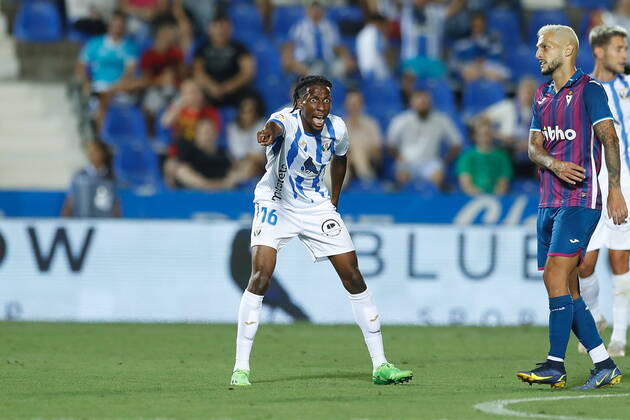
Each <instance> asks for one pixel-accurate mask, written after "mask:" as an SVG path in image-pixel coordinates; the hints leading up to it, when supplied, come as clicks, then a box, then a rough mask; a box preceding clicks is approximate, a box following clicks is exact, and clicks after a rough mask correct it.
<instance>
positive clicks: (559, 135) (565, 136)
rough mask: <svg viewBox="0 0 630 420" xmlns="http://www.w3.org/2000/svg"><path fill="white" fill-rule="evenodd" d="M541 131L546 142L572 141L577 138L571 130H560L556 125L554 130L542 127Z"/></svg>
mask: <svg viewBox="0 0 630 420" xmlns="http://www.w3.org/2000/svg"><path fill="white" fill-rule="evenodd" d="M541 131H542V133H543V135H544V136H545V139H547V140H548V141H556V140H574V139H575V137H576V136H577V133H576V132H575V130H573V129H572V128H568V129H566V130H562V129H561V128H560V127H558V126H557V125H556V126H555V127H554V128H551V127H544V128H543V129H542V130H541Z"/></svg>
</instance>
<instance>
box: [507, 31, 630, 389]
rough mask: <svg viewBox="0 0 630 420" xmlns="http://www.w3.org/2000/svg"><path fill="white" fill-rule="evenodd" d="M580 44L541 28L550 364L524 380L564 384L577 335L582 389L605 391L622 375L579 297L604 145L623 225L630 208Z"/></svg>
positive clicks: (539, 115)
mask: <svg viewBox="0 0 630 420" xmlns="http://www.w3.org/2000/svg"><path fill="white" fill-rule="evenodd" d="M578 48H579V41H578V38H577V36H576V35H575V32H574V31H573V29H571V28H570V27H568V26H563V25H546V26H543V27H542V28H540V30H539V31H538V42H537V44H536V58H537V59H538V61H539V62H540V69H541V73H542V74H543V75H546V76H551V80H550V81H548V82H546V83H544V84H542V85H541V86H540V87H539V88H538V91H537V92H536V96H535V97H534V103H533V108H532V124H531V128H530V136H529V149H528V154H529V157H530V159H531V160H532V161H533V162H534V163H536V165H538V167H539V176H540V203H539V206H538V207H539V209H538V221H537V236H538V267H539V269H540V270H544V273H543V280H544V283H545V286H546V289H547V294H548V297H549V311H550V313H549V342H550V349H549V353H548V355H547V358H546V360H545V361H544V362H543V363H541V364H539V366H538V367H537V368H535V369H533V370H531V371H520V372H517V377H518V378H520V379H521V380H523V381H525V382H528V383H529V384H532V383H539V384H549V385H551V387H553V388H564V387H565V386H566V381H567V374H566V370H565V367H564V358H565V354H566V350H567V344H568V342H569V336H570V334H571V330H573V332H574V333H575V335H576V336H577V338H578V339H579V340H580V342H581V343H582V344H584V346H585V347H586V349H587V350H588V352H589V355H590V356H591V358H592V360H593V363H594V364H595V369H594V370H593V371H592V374H591V376H590V377H589V378H588V379H587V381H586V383H585V384H584V385H583V386H582V387H581V389H593V388H601V387H603V386H607V385H614V384H617V383H619V382H620V381H621V377H622V375H621V371H620V370H619V368H618V367H617V366H616V365H615V362H614V361H613V360H612V358H611V357H610V356H609V354H608V352H607V350H606V347H605V346H604V343H603V341H602V339H601V337H600V335H599V333H598V331H597V327H596V325H595V321H594V319H593V316H592V315H591V313H590V312H589V310H588V308H587V307H586V304H585V303H584V300H583V299H582V297H581V296H580V289H579V279H578V265H579V264H580V262H581V261H582V258H583V256H584V253H585V251H586V246H587V245H588V242H589V240H590V238H591V235H592V234H593V231H594V230H595V227H596V226H597V222H598V220H599V218H600V215H601V208H602V204H601V193H600V188H599V184H598V181H597V175H598V173H599V169H600V165H601V157H602V151H601V145H602V144H603V145H604V156H605V160H606V166H607V168H608V196H607V212H608V216H609V217H610V218H611V219H612V220H613V222H614V223H615V224H620V223H622V222H623V221H624V220H625V219H626V217H627V215H628V209H627V207H626V203H625V201H624V198H623V195H622V193H621V187H620V175H619V172H620V166H621V163H620V159H619V139H618V137H617V133H616V132H615V127H614V123H613V117H612V114H611V113H610V109H609V108H608V101H607V99H606V93H605V91H604V88H603V87H602V85H601V84H600V83H599V82H597V81H596V80H594V79H592V78H591V77H590V76H589V75H587V74H584V73H583V72H582V71H581V70H578V69H576V67H575V61H576V57H577V53H578Z"/></svg>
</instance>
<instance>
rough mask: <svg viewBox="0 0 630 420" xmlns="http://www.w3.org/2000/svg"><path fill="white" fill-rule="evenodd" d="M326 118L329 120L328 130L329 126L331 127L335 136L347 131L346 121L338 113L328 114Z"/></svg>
mask: <svg viewBox="0 0 630 420" xmlns="http://www.w3.org/2000/svg"><path fill="white" fill-rule="evenodd" d="M327 120H328V121H329V122H330V127H329V129H328V130H329V131H330V128H332V130H333V131H334V133H335V135H336V136H337V137H341V136H343V135H345V133H347V132H348V128H347V126H346V122H345V121H344V120H343V118H341V117H340V116H339V115H335V114H328V118H327ZM330 134H332V133H330Z"/></svg>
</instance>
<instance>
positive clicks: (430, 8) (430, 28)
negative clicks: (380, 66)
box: [400, 0, 447, 78]
mask: <svg viewBox="0 0 630 420" xmlns="http://www.w3.org/2000/svg"><path fill="white" fill-rule="evenodd" d="M446 12H447V10H446V8H445V6H444V5H442V4H439V3H434V2H431V1H430V0H412V1H408V2H405V4H404V7H403V12H402V15H401V21H400V31H401V43H402V45H401V66H402V69H403V71H404V72H408V73H412V74H414V75H415V76H417V77H429V78H431V77H441V76H443V75H444V74H445V73H446V66H445V65H444V63H443V62H442V42H443V39H442V38H443V32H444V20H445V19H446Z"/></svg>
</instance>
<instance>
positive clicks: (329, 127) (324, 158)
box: [254, 108, 350, 208]
mask: <svg viewBox="0 0 630 420" xmlns="http://www.w3.org/2000/svg"><path fill="white" fill-rule="evenodd" d="M269 121H273V122H275V123H277V124H279V125H280V126H281V127H282V128H283V133H282V135H280V136H278V137H277V138H276V139H275V140H274V142H273V143H272V144H271V145H270V146H267V165H266V167H265V170H266V172H265V174H264V175H263V177H262V179H261V180H260V181H259V182H258V185H256V190H255V192H254V195H255V197H254V201H255V202H258V201H260V200H271V201H275V202H276V203H282V204H283V205H284V206H288V207H294V208H310V207H315V206H317V205H319V204H321V203H323V202H324V201H327V200H329V199H330V195H329V192H328V188H327V187H326V185H325V184H324V171H325V169H326V166H327V165H328V163H330V161H331V159H332V157H333V155H337V156H344V155H345V154H346V153H347V152H348V148H349V145H350V143H349V141H348V129H347V128H346V123H345V122H344V121H343V120H342V119H341V118H340V117H338V116H336V115H333V114H330V115H328V117H327V118H326V123H325V126H324V128H323V129H322V131H321V133H319V134H317V135H313V134H309V133H307V132H306V131H305V130H304V127H303V126H302V118H301V117H300V111H299V110H296V111H294V112H291V108H284V109H282V110H281V111H278V112H276V113H274V114H272V115H271V117H269Z"/></svg>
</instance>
